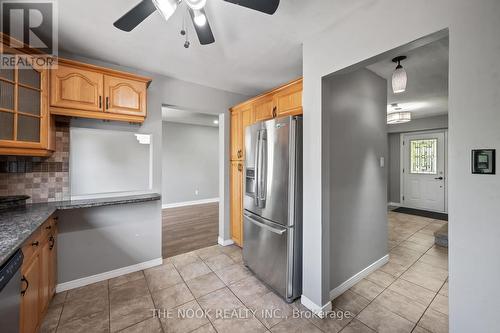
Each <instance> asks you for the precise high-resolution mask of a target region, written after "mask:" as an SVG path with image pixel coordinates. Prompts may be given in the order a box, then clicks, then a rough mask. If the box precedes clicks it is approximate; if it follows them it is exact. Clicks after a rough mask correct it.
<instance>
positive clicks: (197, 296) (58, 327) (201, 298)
mask: <svg viewBox="0 0 500 333" xmlns="http://www.w3.org/2000/svg"><path fill="white" fill-rule="evenodd" d="M442 223H443V222H441V221H436V220H431V219H426V218H422V217H416V216H411V215H405V214H398V213H394V212H389V249H390V260H389V263H387V264H386V265H385V266H383V267H382V268H380V269H379V270H377V271H376V272H374V273H372V274H371V275H370V276H368V277H367V278H366V279H364V280H362V281H360V282H359V283H358V284H357V285H355V286H354V287H352V288H351V289H350V290H348V291H347V292H345V293H344V294H343V295H341V296H339V297H338V298H337V299H336V300H334V301H333V308H334V310H335V312H334V313H336V314H344V316H340V317H338V316H337V317H336V318H333V317H331V318H326V319H319V318H318V317H315V316H312V315H311V314H310V313H309V312H307V311H306V310H305V309H304V308H303V307H302V306H301V305H300V303H299V302H298V301H297V302H295V303H293V304H286V303H285V302H283V301H282V300H281V299H280V298H279V297H277V296H276V295H275V294H274V293H273V292H271V291H270V290H269V289H268V288H266V287H265V286H264V285H263V284H262V283H260V282H259V281H258V280H257V279H256V278H255V277H254V276H253V275H252V274H251V273H250V272H249V271H248V270H247V269H246V268H245V267H244V266H243V265H242V258H241V250H240V249H239V248H238V247H235V246H229V247H221V246H218V245H216V246H212V247H208V248H204V249H201V250H197V251H193V252H190V253H187V254H182V255H179V256H176V257H172V258H169V259H166V260H165V261H164V264H163V265H161V266H158V267H154V268H151V269H147V270H144V271H140V272H136V273H131V274H128V275H124V276H121V277H118V278H114V279H110V280H107V281H103V282H99V283H95V284H92V285H89V286H86V287H82V288H78V289H74V290H71V291H68V292H64V293H60V294H57V295H56V297H55V298H54V300H53V301H52V303H51V305H50V308H49V311H48V313H47V315H46V317H45V320H44V322H43V325H42V328H41V332H56V331H57V332H72V333H75V332H118V331H120V332H167V333H168V332H179V333H181V332H198V333H200V332H265V331H271V332H340V331H341V332H344V333H352V332H417V333H425V332H433V333H441V332H448V283H447V278H448V258H447V257H448V253H447V249H444V248H439V247H436V246H434V245H433V231H434V230H436V229H437V228H439V227H440V226H441V225H442ZM154 309H160V310H159V312H157V314H159V317H160V318H157V317H156V318H155V317H153V310H154ZM223 310H224V311H225V312H222V311H223ZM250 310H252V311H250ZM273 310H274V311H275V312H274V313H275V314H278V316H267V315H266V314H270V313H271V312H270V311H273ZM183 311H184V312H183ZM201 311H204V312H201ZM266 311H267V312H266ZM299 311H303V312H301V313H302V314H303V315H304V317H303V318H296V316H294V314H295V315H296V314H297V313H299ZM346 311H348V312H349V313H350V314H351V316H348V315H346ZM179 313H185V314H186V315H190V314H194V313H197V314H199V313H202V314H205V315H202V316H198V317H195V318H191V319H186V318H181V317H180V316H179V315H178V314H179ZM222 314H225V316H222ZM235 315H236V316H235Z"/></svg>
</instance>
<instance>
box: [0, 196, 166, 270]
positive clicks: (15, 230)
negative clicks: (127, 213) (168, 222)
mask: <svg viewBox="0 0 500 333" xmlns="http://www.w3.org/2000/svg"><path fill="white" fill-rule="evenodd" d="M160 199H161V195H159V194H158V193H148V194H139V195H130V196H123V197H110V198H98V199H82V200H67V201H60V202H49V203H40V204H28V205H26V206H24V207H18V208H10V209H6V210H3V211H0V265H3V263H4V262H5V261H6V260H7V259H8V258H10V256H11V255H12V254H14V252H15V251H16V250H17V249H19V248H20V247H21V245H22V244H23V243H24V242H25V241H26V239H28V238H29V237H30V236H31V234H32V233H33V232H34V231H35V230H36V229H37V228H38V227H39V226H40V225H42V224H43V223H44V222H45V221H46V220H47V219H48V218H49V217H50V216H51V215H52V214H53V213H54V212H55V211H57V210H58V209H76V208H90V207H99V206H110V205H121V204H129V203H139V202H146V201H155V200H160Z"/></svg>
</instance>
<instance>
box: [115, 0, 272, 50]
mask: <svg viewBox="0 0 500 333" xmlns="http://www.w3.org/2000/svg"><path fill="white" fill-rule="evenodd" d="M182 1H184V2H185V3H186V5H187V8H188V11H189V15H190V16H191V20H192V21H193V23H194V28H195V30H196V34H197V35H198V39H199V40H200V44H201V45H207V44H211V43H214V42H215V38H214V35H213V34H212V29H210V24H209V23H208V20H207V16H206V14H205V9H204V7H205V4H206V3H207V0H142V1H141V2H139V3H138V4H137V5H136V6H135V7H134V8H132V9H131V10H130V11H128V12H127V13H126V14H125V15H123V16H122V17H120V18H119V19H118V20H117V21H116V22H115V23H113V25H114V26H115V27H117V28H118V29H120V30H123V31H127V32H130V31H132V30H133V29H134V28H135V27H137V26H138V25H139V24H140V23H141V22H142V21H144V20H145V19H146V18H148V17H149V15H151V14H153V13H154V12H155V11H157V10H158V11H159V12H160V13H161V14H162V16H163V18H165V20H168V19H169V18H170V16H172V14H173V13H174V12H175V10H176V9H177V6H178V5H180V4H181V2H182ZM224 1H226V2H230V3H233V4H235V5H239V6H243V7H246V8H249V9H253V10H256V11H259V12H262V13H266V14H269V15H273V14H274V13H275V12H276V10H277V9H278V6H279V3H280V1H279V0H224Z"/></svg>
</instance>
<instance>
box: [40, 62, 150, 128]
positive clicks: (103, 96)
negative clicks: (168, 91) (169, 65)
mask: <svg viewBox="0 0 500 333" xmlns="http://www.w3.org/2000/svg"><path fill="white" fill-rule="evenodd" d="M150 81H151V79H150V78H147V77H143V76H138V75H133V74H129V73H125V72H120V71H116V70H112V69H108V68H103V67H98V66H94V65H89V64H83V63H80V62H76V61H72V60H66V59H59V60H58V65H57V67H55V68H53V69H52V70H51V80H50V113H51V114H56V115H61V116H70V117H82V118H94V119H104V120H117V121H127V122H134V123H142V122H144V119H145V118H146V105H147V94H146V90H147V85H148V83H149V82H150Z"/></svg>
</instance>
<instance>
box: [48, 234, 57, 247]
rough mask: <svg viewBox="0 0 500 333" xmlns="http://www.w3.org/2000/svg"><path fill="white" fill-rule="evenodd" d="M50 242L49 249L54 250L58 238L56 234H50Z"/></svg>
mask: <svg viewBox="0 0 500 333" xmlns="http://www.w3.org/2000/svg"><path fill="white" fill-rule="evenodd" d="M49 243H50V245H49V250H52V249H53V248H54V245H55V243H56V239H55V238H54V236H50V238H49Z"/></svg>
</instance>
